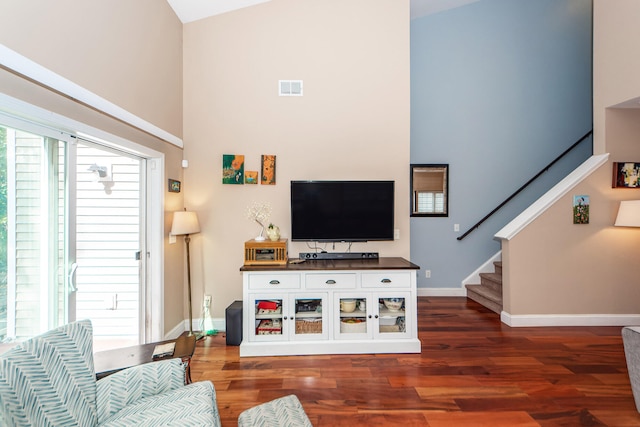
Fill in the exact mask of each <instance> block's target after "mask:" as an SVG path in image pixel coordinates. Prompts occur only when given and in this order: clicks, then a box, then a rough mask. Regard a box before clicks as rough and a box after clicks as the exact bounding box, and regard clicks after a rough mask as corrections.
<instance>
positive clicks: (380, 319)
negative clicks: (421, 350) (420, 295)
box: [373, 290, 415, 339]
mask: <svg viewBox="0 0 640 427" xmlns="http://www.w3.org/2000/svg"><path fill="white" fill-rule="evenodd" d="M410 296H411V293H410V292H403V291H388V290H386V291H380V292H377V293H375V294H374V297H373V300H374V304H373V305H374V307H373V308H374V310H376V311H377V313H373V316H374V318H376V320H377V322H376V326H375V328H374V332H373V337H374V339H396V338H411V337H412V333H411V331H412V330H413V323H412V319H413V318H415V313H413V311H414V310H415V304H412V303H411V301H412V300H411V298H410Z"/></svg>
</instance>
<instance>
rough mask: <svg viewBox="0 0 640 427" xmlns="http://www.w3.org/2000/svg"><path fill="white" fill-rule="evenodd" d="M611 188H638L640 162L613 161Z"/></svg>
mask: <svg viewBox="0 0 640 427" xmlns="http://www.w3.org/2000/svg"><path fill="white" fill-rule="evenodd" d="M613 188H640V163H635V162H620V163H618V162H614V163H613Z"/></svg>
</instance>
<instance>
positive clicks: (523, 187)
mask: <svg viewBox="0 0 640 427" xmlns="http://www.w3.org/2000/svg"><path fill="white" fill-rule="evenodd" d="M592 133H593V129H592V130H590V131H589V132H587V133H585V134H584V136H583V137H582V138H580V139H579V140H577V141H576V142H574V143H573V145H572V146H571V147H569V148H567V149H566V150H564V152H563V153H562V154H560V155H559V156H558V157H556V159H555V160H554V161H552V162H551V163H549V164H548V165H547V166H545V167H544V168H543V169H542V170H541V171H540V172H538V173H537V174H535V175H534V176H533V178H531V179H530V180H529V181H527V182H526V183H525V184H524V185H523V186H522V187H520V188H518V189H517V190H516V191H515V192H514V193H513V194H512V195H510V196H509V197H507V198H506V199H505V200H504V201H503V202H502V203H500V204H499V205H498V206H496V208H495V209H494V210H492V211H491V212H489V213H488V214H487V215H485V217H484V218H482V219H481V220H480V221H478V222H477V223H476V224H475V225H473V226H472V227H471V228H469V229H468V230H467V231H465V232H464V234H462V235H461V236H459V237H456V239H458V240H462V239H464V238H465V237H467V236H468V235H469V234H471V232H473V231H474V230H475V229H477V228H478V227H480V225H481V224H482V223H483V222H485V221H486V220H487V219H489V218H490V217H491V216H492V215H493V214H494V213H496V212H498V210H500V209H501V208H502V207H503V206H504V205H506V204H507V203H509V202H510V201H511V199H513V198H514V197H516V196H517V195H518V194H519V193H520V192H521V191H522V190H524V189H525V188H527V187H528V186H529V184H531V183H532V182H533V181H535V180H536V179H538V177H539V176H540V175H542V174H543V173H545V172H546V171H548V170H549V168H551V166H553V165H554V164H556V163H557V162H558V161H559V160H560V159H562V158H563V157H564V156H566V155H567V154H568V153H569V152H570V151H571V150H573V149H574V148H576V147H577V146H578V145H579V144H580V143H581V142H582V141H584V140H585V139H587V137H589V135H591V134H592Z"/></svg>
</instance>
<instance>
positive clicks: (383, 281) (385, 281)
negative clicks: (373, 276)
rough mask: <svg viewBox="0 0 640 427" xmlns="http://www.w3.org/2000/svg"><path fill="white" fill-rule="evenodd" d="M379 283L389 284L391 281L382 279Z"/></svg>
mask: <svg viewBox="0 0 640 427" xmlns="http://www.w3.org/2000/svg"><path fill="white" fill-rule="evenodd" d="M380 283H391V279H382V280H381V281H380Z"/></svg>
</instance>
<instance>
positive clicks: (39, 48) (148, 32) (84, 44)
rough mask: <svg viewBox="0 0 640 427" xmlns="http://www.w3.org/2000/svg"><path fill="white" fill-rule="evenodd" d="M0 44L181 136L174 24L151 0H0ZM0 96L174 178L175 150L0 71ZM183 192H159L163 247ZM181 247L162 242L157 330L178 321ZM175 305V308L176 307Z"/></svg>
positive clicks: (178, 34) (177, 172) (178, 27)
mask: <svg viewBox="0 0 640 427" xmlns="http://www.w3.org/2000/svg"><path fill="white" fill-rule="evenodd" d="M0 10H1V11H2V16H3V18H4V19H3V21H2V25H1V26H0V43H2V44H4V45H5V46H7V47H8V48H10V49H12V50H14V51H16V52H18V53H19V54H21V55H23V56H26V57H27V58H29V59H31V60H32V61H35V62H36V63H39V64H40V65H42V66H44V67H46V68H48V69H50V70H51V71H53V72H55V73H58V74H60V75H62V76H63V77H65V78H67V79H69V80H72V81H73V82H75V83H76V84H79V85H80V86H83V87H84V88H85V89H87V90H89V91H91V92H94V93H96V94H97V95H99V96H101V97H103V98H106V99H107V100H109V101H111V102H112V103H114V104H116V105H118V106H120V107H122V108H124V109H125V110H128V111H129V112H130V113H133V114H135V115H137V116H138V117H141V118H143V119H145V120H147V121H149V122H151V123H152V124H154V125H156V126H158V127H159V128H161V129H163V130H166V131H168V132H170V133H172V134H174V135H176V136H179V137H180V136H181V135H182V24H181V23H180V21H179V20H178V18H177V17H176V16H175V14H174V13H173V11H172V10H171V8H170V7H169V5H168V3H166V2H164V1H156V0H136V1H129V0H100V1H91V2H86V1H80V0H60V1H55V2H52V1H47V0H22V1H12V0H0ZM0 92H2V93H5V94H7V95H10V96H13V97H15V98H19V99H21V100H23V101H26V102H29V103H31V104H34V105H36V106H39V107H42V108H45V109H47V110H50V111H53V112H56V113H58V114H62V115H64V116H67V117H69V118H71V119H74V120H78V121H80V122H83V123H86V124H88V125H91V126H94V127H96V128H99V129H102V130H104V131H107V132H110V133H113V134H116V135H118V136H120V137H123V138H126V139H128V140H131V141H133V142H136V143H138V144H141V145H144V146H147V147H150V148H152V149H154V150H157V151H160V152H162V153H164V154H165V176H167V177H170V178H175V179H181V178H182V168H181V166H180V161H181V159H182V150H181V149H179V148H177V147H175V146H173V145H170V144H168V143H166V142H163V141H160V140H158V139H157V138H155V137H152V136H150V135H148V134H146V133H143V132H141V131H138V130H136V129H133V128H132V127H130V126H127V125H124V124H123V123H121V122H119V121H117V120H113V119H111V118H109V117H106V116H105V115H103V114H100V113H98V112H96V111H94V110H92V109H90V108H86V107H84V106H82V105H80V104H78V103H76V102H73V101H72V100H70V99H68V98H66V97H64V96H61V95H59V94H56V93H53V92H51V91H49V90H47V89H45V88H43V87H41V86H39V85H37V84H34V83H32V82H30V81H27V80H25V79H23V78H20V77H19V76H16V75H15V74H12V73H10V72H8V71H6V70H4V69H0ZM182 196H183V194H182V193H181V194H170V193H166V194H165V211H166V212H167V214H166V215H165V218H166V219H165V230H167V231H166V232H165V242H166V237H167V235H168V230H169V229H170V224H171V219H172V212H173V211H175V210H179V209H181V208H182V204H183V199H182ZM183 251H184V247H183V244H182V243H179V244H177V245H168V244H165V260H167V262H165V266H164V280H165V319H164V321H165V323H164V324H165V330H170V329H171V328H174V327H175V326H176V325H177V324H178V323H179V322H180V321H182V319H184V317H185V311H184V307H183V304H182V303H181V302H182V301H183V293H184V286H183V283H184V275H183V266H184V264H183V256H184V255H183ZM176 302H178V303H176Z"/></svg>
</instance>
